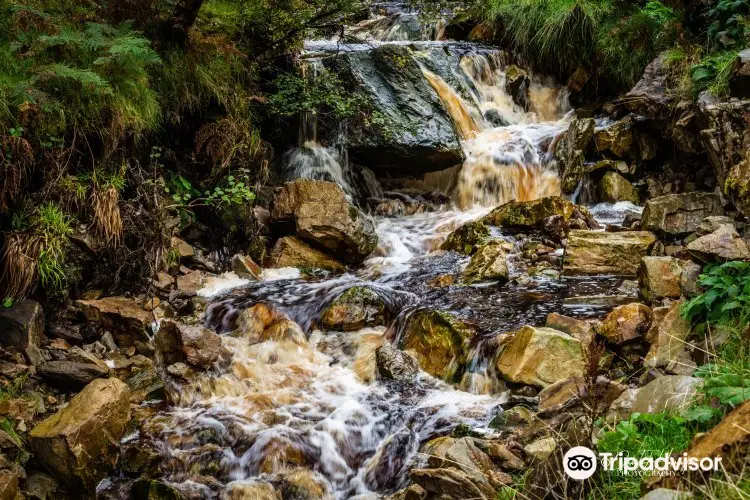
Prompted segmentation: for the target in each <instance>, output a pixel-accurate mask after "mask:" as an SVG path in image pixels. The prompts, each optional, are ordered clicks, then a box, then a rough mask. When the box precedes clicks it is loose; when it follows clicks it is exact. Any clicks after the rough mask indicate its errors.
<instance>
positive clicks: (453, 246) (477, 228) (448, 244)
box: [440, 220, 490, 255]
mask: <svg viewBox="0 0 750 500" xmlns="http://www.w3.org/2000/svg"><path fill="white" fill-rule="evenodd" d="M489 237H490V228H489V227H487V224H485V223H484V222H483V221H482V220H478V221H472V222H467V223H466V224H464V225H463V226H461V227H459V228H458V229H456V230H455V231H453V232H452V233H451V234H449V235H448V238H446V240H445V241H444V242H443V244H442V245H441V246H440V248H441V249H442V250H452V251H454V252H458V253H462V254H465V255H471V254H473V253H474V252H475V251H476V249H477V248H478V247H479V245H481V244H482V243H483V242H484V241H486V240H487V238H489Z"/></svg>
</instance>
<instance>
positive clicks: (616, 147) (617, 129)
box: [594, 116, 638, 159]
mask: <svg viewBox="0 0 750 500" xmlns="http://www.w3.org/2000/svg"><path fill="white" fill-rule="evenodd" d="M594 144H595V145H596V150H597V151H598V152H599V153H602V152H606V151H609V152H610V153H612V154H613V155H615V156H616V157H617V158H630V159H632V156H633V152H634V151H635V150H636V148H637V144H638V143H637V132H636V131H635V122H634V120H633V117H632V116H626V117H625V118H623V119H622V120H619V121H617V122H614V123H612V124H610V125H607V126H604V127H602V128H600V129H599V130H597V131H596V132H595V133H594Z"/></svg>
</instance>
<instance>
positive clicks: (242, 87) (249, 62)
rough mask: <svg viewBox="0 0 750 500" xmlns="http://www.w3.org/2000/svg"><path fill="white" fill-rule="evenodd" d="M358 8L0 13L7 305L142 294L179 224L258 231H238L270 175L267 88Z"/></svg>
mask: <svg viewBox="0 0 750 500" xmlns="http://www.w3.org/2000/svg"><path fill="white" fill-rule="evenodd" d="M361 9H362V4H361V2H360V1H359V0H326V1H322V0H312V1H310V0H305V1H303V0H285V1H282V2H277V1H270V0H247V1H241V2H229V1H225V0H183V1H178V2H172V1H156V2H148V3H145V4H144V3H142V2H118V3H117V5H112V4H110V3H104V2H79V1H73V2H59V1H57V0H30V1H28V2H22V1H17V0H0V231H2V236H0V247H2V249H3V250H2V258H1V265H0V267H1V268H2V269H1V270H0V283H2V291H1V292H0V293H1V294H0V300H2V301H3V302H4V303H5V304H8V303H10V302H12V301H13V300H14V299H17V298H20V297H23V296H26V295H27V294H29V293H31V292H32V291H33V290H34V289H36V288H38V290H39V292H40V293H43V294H46V295H47V298H50V297H51V296H55V295H64V294H65V293H67V292H68V291H69V290H71V289H74V288H75V286H76V282H77V281H79V280H81V279H82V278H85V281H86V282H87V283H91V284H92V285H94V286H97V285H99V286H102V287H104V288H106V289H108V290H109V291H116V290H117V289H118V287H120V286H121V285H122V284H123V283H128V284H129V285H132V284H133V283H137V282H141V281H142V279H143V278H145V277H148V276H150V275H152V274H153V270H154V269H153V268H154V267H157V266H159V262H160V261H161V260H163V257H162V248H163V247H164V246H165V239H166V238H167V237H168V235H165V234H163V231H162V228H163V226H164V221H165V220H166V219H167V218H168V217H170V216H171V215H172V214H175V213H178V214H179V215H180V217H181V219H182V223H183V224H187V223H190V222H191V221H194V220H196V218H198V219H203V220H204V221H205V222H207V223H209V225H211V221H216V220H222V221H226V220H227V219H230V221H229V222H230V223H229V224H227V226H228V227H233V228H241V229H242V230H243V231H244V232H245V233H247V231H252V228H246V227H245V228H243V227H242V226H243V224H242V223H241V222H238V223H234V222H232V221H231V219H233V218H235V219H236V218H238V217H239V218H240V219H246V218H245V217H244V216H243V215H241V214H238V213H236V208H241V207H244V206H245V205H247V204H248V203H249V202H251V201H252V200H253V198H254V196H255V192H256V191H257V190H258V188H259V187H260V186H261V185H262V183H263V182H264V181H265V179H266V176H267V170H268V169H267V167H268V161H269V159H270V156H271V152H272V151H271V148H270V146H269V144H268V137H267V136H264V134H263V133H262V132H261V129H262V126H263V125H264V124H270V125H269V128H272V126H273V120H274V118H273V117H274V115H275V113H276V112H275V107H274V106H272V105H270V104H269V103H268V98H267V96H266V89H268V88H272V85H271V81H272V80H273V79H274V78H275V76H276V74H278V73H280V72H282V70H283V69H285V68H284V66H285V65H287V64H288V60H287V59H285V58H284V56H285V55H286V54H289V53H291V52H293V51H294V50H296V49H298V48H299V47H300V44H301V43H302V41H303V39H304V37H305V36H307V35H308V34H309V33H310V31H311V30H317V31H320V32H328V33H334V32H336V31H337V30H339V29H340V28H341V26H342V25H343V24H345V23H347V22H349V20H350V19H351V18H352V17H354V16H357V15H359V14H360V13H361ZM233 207H236V208H233ZM80 225H84V226H85V227H88V228H90V229H91V231H90V232H91V233H92V234H95V235H96V237H97V240H98V241H97V242H96V243H91V245H93V246H91V248H90V250H91V251H94V252H96V254H97V258H96V259H95V260H96V262H95V264H96V269H93V270H92V269H91V268H90V266H88V265H85V264H84V263H82V262H80V259H81V258H82V257H81V252H72V251H71V249H72V247H71V245H72V244H71V242H70V239H71V237H72V236H74V233H76V232H77V231H78V229H79V226H80ZM221 236H222V238H218V240H220V241H221V240H223V242H224V243H227V238H232V237H234V236H233V235H231V234H230V235H229V236H226V235H224V234H221ZM235 236H236V235H235ZM241 236H242V237H241V238H237V239H238V240H239V241H242V240H243V239H244V240H247V236H248V235H247V234H243V235H241ZM84 253H85V252H84Z"/></svg>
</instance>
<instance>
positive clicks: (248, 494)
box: [219, 481, 281, 500]
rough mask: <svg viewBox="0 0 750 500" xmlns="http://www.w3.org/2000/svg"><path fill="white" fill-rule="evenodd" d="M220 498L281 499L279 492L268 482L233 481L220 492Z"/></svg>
mask: <svg viewBox="0 0 750 500" xmlns="http://www.w3.org/2000/svg"><path fill="white" fill-rule="evenodd" d="M219 498H220V500H281V493H279V492H278V491H276V488H274V487H273V485H272V484H270V483H256V482H249V481H234V482H231V483H229V484H228V485H227V488H226V489H225V490H224V491H223V492H222V493H221V495H220V497H219Z"/></svg>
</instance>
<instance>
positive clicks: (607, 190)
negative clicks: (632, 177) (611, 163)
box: [599, 172, 641, 204]
mask: <svg viewBox="0 0 750 500" xmlns="http://www.w3.org/2000/svg"><path fill="white" fill-rule="evenodd" d="M599 198H600V201H603V202H607V203H617V202H618V201H630V202H633V203H636V204H638V203H640V201H641V197H640V196H638V191H636V189H635V187H633V185H632V184H631V183H630V181H628V180H627V179H626V178H625V177H623V176H621V175H620V174H618V173H617V172H607V173H606V174H604V176H603V177H602V178H601V179H600V180H599Z"/></svg>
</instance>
